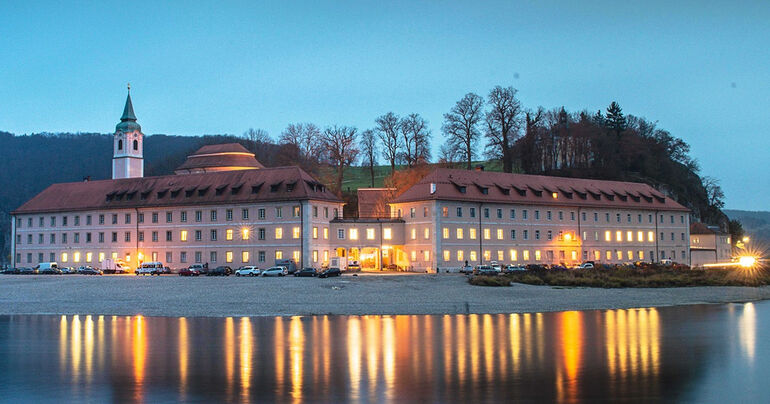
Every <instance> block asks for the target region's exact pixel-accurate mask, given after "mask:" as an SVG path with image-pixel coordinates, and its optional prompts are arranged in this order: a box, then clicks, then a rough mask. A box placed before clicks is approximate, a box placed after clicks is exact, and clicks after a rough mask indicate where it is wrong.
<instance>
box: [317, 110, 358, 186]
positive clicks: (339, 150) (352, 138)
mask: <svg viewBox="0 0 770 404" xmlns="http://www.w3.org/2000/svg"><path fill="white" fill-rule="evenodd" d="M356 132H357V129H356V128H354V127H352V126H337V125H334V126H331V127H328V128H326V129H325V130H324V131H323V134H322V135H321V139H322V144H323V148H324V150H325V151H326V154H327V156H328V158H329V162H330V164H331V165H332V166H333V167H334V168H335V169H336V171H337V181H336V183H335V186H336V188H337V189H336V191H337V195H342V178H343V175H344V174H345V167H348V166H350V165H351V164H353V162H354V161H356V158H357V157H358V145H357V144H356Z"/></svg>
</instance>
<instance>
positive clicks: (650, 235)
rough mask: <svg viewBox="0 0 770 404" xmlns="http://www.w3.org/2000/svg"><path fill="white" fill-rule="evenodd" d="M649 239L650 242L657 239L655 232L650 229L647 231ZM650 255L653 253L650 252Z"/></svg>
mask: <svg viewBox="0 0 770 404" xmlns="http://www.w3.org/2000/svg"><path fill="white" fill-rule="evenodd" d="M647 241H649V242H650V243H652V242H653V241H655V233H653V232H651V231H648V232H647ZM650 255H652V254H650Z"/></svg>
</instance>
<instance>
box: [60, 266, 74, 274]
mask: <svg viewBox="0 0 770 404" xmlns="http://www.w3.org/2000/svg"><path fill="white" fill-rule="evenodd" d="M61 273H62V274H63V275H72V274H76V273H78V271H77V270H76V269H75V267H64V268H61Z"/></svg>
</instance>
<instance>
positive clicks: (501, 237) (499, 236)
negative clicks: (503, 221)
mask: <svg viewBox="0 0 770 404" xmlns="http://www.w3.org/2000/svg"><path fill="white" fill-rule="evenodd" d="M503 238H504V236H503V229H497V239H498V240H502V239H503Z"/></svg>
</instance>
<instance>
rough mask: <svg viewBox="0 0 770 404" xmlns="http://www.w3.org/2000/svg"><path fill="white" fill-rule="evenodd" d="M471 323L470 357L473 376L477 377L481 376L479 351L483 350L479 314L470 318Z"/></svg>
mask: <svg viewBox="0 0 770 404" xmlns="http://www.w3.org/2000/svg"><path fill="white" fill-rule="evenodd" d="M469 319H470V323H471V327H470V328H471V336H470V339H469V340H468V342H469V343H470V348H471V349H470V351H471V352H470V355H471V358H470V359H471V375H472V376H474V377H475V376H477V375H478V374H479V350H480V349H481V346H480V345H481V338H480V335H479V334H481V332H480V331H479V316H478V314H471V315H470V316H469Z"/></svg>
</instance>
